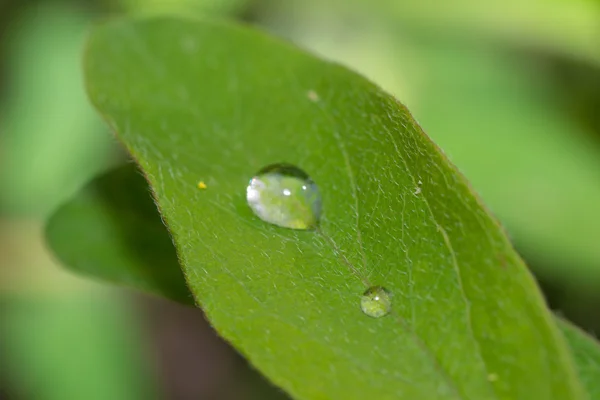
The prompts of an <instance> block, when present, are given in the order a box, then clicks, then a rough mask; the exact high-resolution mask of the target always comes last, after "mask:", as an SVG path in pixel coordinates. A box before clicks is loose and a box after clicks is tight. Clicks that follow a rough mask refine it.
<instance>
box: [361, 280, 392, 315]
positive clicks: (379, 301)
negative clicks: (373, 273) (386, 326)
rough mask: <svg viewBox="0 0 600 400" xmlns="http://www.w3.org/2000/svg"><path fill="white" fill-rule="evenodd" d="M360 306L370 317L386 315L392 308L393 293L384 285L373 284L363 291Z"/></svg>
mask: <svg viewBox="0 0 600 400" xmlns="http://www.w3.org/2000/svg"><path fill="white" fill-rule="evenodd" d="M360 308H361V309H362V311H363V312H364V313H365V314H366V315H368V316H369V317H373V318H381V317H384V316H386V315H388V314H389V312H390V310H391V309H392V298H391V294H390V292H388V291H387V289H386V288H384V287H383V286H371V287H370V288H368V289H367V290H366V291H365V292H364V293H363V295H362V298H361V299H360Z"/></svg>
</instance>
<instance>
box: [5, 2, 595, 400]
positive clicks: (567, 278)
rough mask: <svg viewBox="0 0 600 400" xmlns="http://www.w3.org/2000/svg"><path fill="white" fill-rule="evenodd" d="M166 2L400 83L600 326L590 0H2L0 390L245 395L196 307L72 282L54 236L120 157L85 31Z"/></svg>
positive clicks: (569, 311)
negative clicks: (95, 99) (100, 105)
mask: <svg viewBox="0 0 600 400" xmlns="http://www.w3.org/2000/svg"><path fill="white" fill-rule="evenodd" d="M164 12H168V13H183V14H186V15H190V14H202V15H207V14H208V15H213V16H218V17H225V18H234V19H237V20H241V21H245V22H248V23H251V24H255V25H258V26H261V27H263V28H264V29H266V30H269V31H271V32H273V33H275V34H277V35H279V36H282V37H285V38H287V39H289V40H291V41H293V42H295V43H297V44H299V45H300V46H302V47H305V48H308V49H310V50H312V51H314V52H316V53H317V54H319V55H321V56H322V57H324V58H327V59H330V60H335V61H338V62H341V63H343V64H345V65H347V66H349V67H351V68H353V69H355V70H357V71H359V72H361V73H363V74H364V75H366V76H367V77H369V78H370V79H372V80H373V81H375V82H376V83H378V84H379V85H381V86H382V87H383V88H385V89H386V90H388V91H389V92H391V93H393V94H395V95H396V96H397V97H398V98H399V99H400V100H401V101H402V102H404V103H405V104H406V105H407V106H408V107H409V109H410V110H411V111H412V112H413V114H414V115H415V117H416V119H417V120H418V121H419V122H420V123H421V125H422V126H423V128H424V129H425V131H426V132H427V133H428V134H429V135H430V136H431V137H432V139H433V140H434V141H435V142H436V143H438V144H439V145H440V147H441V148H442V149H443V150H444V151H445V153H446V154H447V155H448V157H449V158H450V159H451V160H452V161H453V162H454V163H455V164H456V165H457V166H458V167H459V169H460V170H461V171H462V172H463V173H464V174H465V175H466V176H467V177H468V178H469V179H470V180H471V182H472V185H473V186H474V188H475V189H476V190H477V191H478V192H479V193H480V194H481V196H482V197H483V199H484V200H485V202H486V203H487V205H488V206H489V207H490V209H491V210H492V211H493V212H494V213H495V214H496V215H497V216H498V218H499V219H500V220H501V221H502V222H503V224H504V225H505V227H506V229H507V231H508V233H509V235H510V236H511V238H512V239H513V241H514V243H515V245H516V247H517V248H518V250H519V251H520V252H521V254H522V255H523V257H524V258H525V259H526V261H527V262H528V264H529V265H530V267H531V268H532V270H533V271H534V273H535V274H536V276H537V278H538V280H539V281H540V284H541V286H542V288H543V290H544V292H545V294H546V297H547V299H548V302H549V303H550V305H551V307H552V308H553V309H555V310H557V311H558V312H559V313H562V314H563V315H565V316H566V317H567V318H569V319H571V320H572V321H574V322H575V323H576V324H578V325H580V326H582V327H583V328H585V329H587V330H588V331H591V332H598V331H600V2H598V1H597V0H524V1H523V0H502V1H501V0H488V1H485V2H483V1H480V0H448V1H444V2H440V1H437V0H289V1H279V0H171V1H169V0H163V1H160V0H86V1H84V0H80V1H76V0H71V1H66V0H65V1H59V0H37V1H34V0H28V1H10V0H0V183H1V188H2V189H1V190H0V399H42V400H46V399H49V400H50V399H61V400H62V399H90V400H93V399H160V398H177V399H188V398H189V399H192V398H207V399H229V398H231V399H242V398H246V397H244V395H243V394H242V392H244V390H243V384H242V383H240V382H242V381H243V377H241V375H240V374H241V373H243V372H242V371H244V368H245V366H244V361H243V360H242V359H241V357H239V356H238V355H237V354H236V353H235V352H234V351H233V350H231V349H230V348H229V346H228V345H227V344H225V343H224V342H222V341H220V340H219V339H218V338H217V337H216V335H215V334H214V333H213V332H212V331H211V330H210V328H209V327H208V324H207V323H206V322H205V321H204V319H203V317H202V314H201V312H200V311H199V310H194V309H191V308H186V307H183V306H179V305H175V304H173V303H170V302H168V301H166V300H159V299H155V298H150V297H146V296H143V295H141V294H137V293H132V292H129V291H126V290H124V289H118V288H112V287H110V286H108V285H105V284H102V283H101V282H94V281H90V280H88V279H86V278H84V277H77V276H73V275H71V274H69V273H68V272H66V271H64V270H62V269H61V267H60V266H59V265H57V263H56V262H55V261H54V259H53V257H52V255H51V254H50V253H49V252H48V250H47V247H46V245H45V243H44V239H43V226H44V221H45V219H46V218H47V217H48V216H49V214H50V213H51V212H52V210H53V209H54V208H55V207H56V206H57V205H58V204H60V203H61V202H62V201H64V200H65V199H67V198H68V197H69V196H70V195H72V194H73V193H74V192H75V191H76V190H77V189H78V188H79V187H81V186H82V185H83V184H84V183H85V182H86V181H87V180H89V179H90V178H91V177H93V176H95V175H97V174H98V173H100V172H102V171H104V170H106V169H108V168H110V167H111V166H114V165H117V164H118V163H119V162H122V161H123V160H125V155H124V154H123V152H122V151H121V150H120V149H119V148H118V145H117V144H116V142H115V140H114V139H113V137H112V136H111V135H110V132H108V131H107V129H106V127H105V126H104V125H103V124H102V122H101V121H100V120H99V117H97V116H96V115H95V114H94V112H93V110H92V109H91V108H90V106H89V105H88V103H87V100H86V97H85V94H84V90H83V84H82V78H81V72H80V56H81V50H82V46H83V42H84V38H85V31H86V29H87V27H88V26H89V24H90V23H91V22H93V21H94V20H97V19H99V18H104V17H107V16H110V15H119V14H124V13H164ZM232 56H234V55H232ZM232 381H233V382H235V383H236V384H235V385H233V386H232V384H231V382H232Z"/></svg>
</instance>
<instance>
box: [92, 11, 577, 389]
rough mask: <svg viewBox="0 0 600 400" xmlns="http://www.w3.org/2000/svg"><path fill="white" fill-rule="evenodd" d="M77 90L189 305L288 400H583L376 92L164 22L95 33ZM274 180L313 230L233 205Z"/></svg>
mask: <svg viewBox="0 0 600 400" xmlns="http://www.w3.org/2000/svg"><path fill="white" fill-rule="evenodd" d="M85 73H86V81H87V85H88V93H89V95H90V97H91V99H92V102H93V103H94V104H95V105H96V107H97V108H98V110H99V111H100V112H101V114H102V115H103V116H104V117H105V119H106V120H107V121H108V123H109V124H110V125H111V127H112V128H113V129H114V130H115V131H116V132H117V133H118V135H119V137H120V138H121V139H122V140H123V142H124V143H125V145H126V146H127V148H128V149H129V151H130V152H131V154H132V155H133V157H134V158H135V159H136V161H137V162H138V163H139V164H140V166H141V168H142V170H143V171H144V173H145V174H146V176H147V178H148V180H149V182H150V185H151V187H152V190H153V191H154V194H155V197H156V199H157V203H158V205H159V207H160V209H161V213H162V216H163V218H164V220H165V221H166V223H167V225H168V226H169V229H170V231H171V234H172V235H173V238H174V242H175V245H176V248H177V251H178V254H179V258H180V261H181V263H182V267H183V271H184V274H185V276H186V280H187V283H188V286H189V287H190V290H191V291H192V293H193V295H194V297H195V298H196V300H197V301H198V302H199V304H201V305H202V307H203V308H204V310H205V312H206V314H207V316H208V317H209V319H210V320H211V322H212V323H213V325H214V326H215V327H216V329H217V330H218V331H219V332H220V333H221V335H223V336H224V337H225V338H226V339H228V340H229V341H231V342H232V343H233V344H234V345H235V346H236V347H237V348H238V349H239V350H240V351H242V353H244V354H245V355H246V357H247V358H248V359H249V360H250V361H251V362H252V363H253V364H254V365H255V366H256V367H258V368H259V369H260V370H262V371H263V372H264V373H265V374H266V375H267V376H268V377H270V378H271V380H272V381H274V382H275V383H276V384H278V385H280V386H282V387H283V388H284V389H285V390H286V391H288V392H289V393H291V394H292V395H293V396H295V397H296V398H301V399H331V398H344V399H355V398H356V399H358V398H360V399H362V398H365V397H374V398H379V399H388V398H389V399H398V398H420V399H463V398H464V399H466V398H469V399H470V398H472V399H488V398H489V399H495V398H498V399H501V398H502V399H503V398H513V399H518V398H523V399H529V398H547V399H552V398H556V399H579V398H584V395H583V391H582V389H581V387H580V384H579V382H578V380H577V378H576V375H575V369H574V367H573V364H572V361H571V359H570V356H569V354H568V351H567V349H566V346H565V344H564V343H563V339H562V336H561V335H560V334H559V333H558V330H557V329H556V326H555V324H554V323H553V321H552V319H551V316H550V313H549V312H548V310H547V309H546V308H545V305H544V303H543V300H542V297H541V295H540V293H539V291H538V289H537V287H536V285H535V282H534V280H533V278H532V276H531V274H530V273H529V271H528V270H527V268H526V267H525V266H524V265H523V263H522V261H521V260H520V258H519V257H518V256H517V254H516V253H515V252H514V250H513V249H512V247H511V245H510V243H509V242H508V240H507V238H506V236H505V235H504V232H503V231H502V229H501V227H500V226H499V225H498V223H497V221H496V220H495V219H493V218H492V217H491V216H490V215H489V214H488V213H487V211H486V210H485V209H484V207H483V206H482V205H481V203H480V202H479V200H478V198H477V197H476V196H475V195H474V194H473V192H472V191H471V190H470V188H469V186H468V184H467V182H466V181H465V180H464V178H463V177H462V176H461V175H460V174H459V173H458V172H457V171H456V169H455V168H454V167H453V166H452V165H451V164H450V163H449V162H448V160H447V159H446V158H445V157H444V156H443V154H441V152H440V151H439V150H438V148H437V147H436V146H435V145H434V144H433V143H432V142H431V141H430V140H429V139H428V138H427V137H426V136H425V134H424V133H423V132H422V131H421V129H420V128H419V127H418V125H417V124H416V122H415V121H414V120H413V119H412V117H411V116H410V114H409V112H408V111H407V110H406V108H405V107H403V106H402V105H401V104H399V103H398V102H397V101H396V100H395V99H393V98H392V97H391V96H389V95H387V94H385V93H384V92H382V91H381V90H380V89H379V88H377V87H376V86H375V85H373V84H371V83H370V82H368V81H366V80H365V79H364V78H361V77H360V76H358V75H356V74H354V73H352V72H350V71H348V70H346V69H344V68H342V67H340V66H337V65H335V64H330V63H326V62H323V61H320V60H318V59H316V58H314V57H312V56H310V55H307V54H305V53H304V52H302V51H299V50H297V49H296V48H294V47H291V46H289V45H286V44H283V43H280V42H279V41H277V40H274V39H271V38H269V37H266V36H264V35H262V34H260V33H258V32H255V31H253V30H251V29H247V28H240V27H236V26H232V25H227V24H215V23H209V22H203V21H197V20H186V19H173V18H162V19H160V18H159V19H150V20H133V21H132V20H120V21H114V22H110V23H108V24H105V25H102V26H100V27H98V28H96V30H95V31H94V32H93V34H92V36H91V39H90V42H89V43H88V49H87V55H86V58H85ZM275 162H286V163H291V164H294V165H297V166H298V167H300V168H302V169H303V170H305V171H306V172H308V173H309V175H311V177H312V178H313V179H314V181H315V182H316V183H317V184H318V185H319V186H320V189H321V193H322V197H323V198H322V202H323V216H322V219H321V222H320V227H319V229H318V230H317V231H292V230H286V229H283V228H278V227H276V226H271V225H268V224H266V223H264V222H262V221H261V220H259V219H258V218H257V217H255V216H254V215H253V214H252V212H251V210H250V209H249V208H248V206H247V205H246V203H245V187H246V185H247V182H248V180H249V178H250V177H252V175H253V174H254V173H255V172H256V171H258V170H259V169H261V168H262V167H264V166H266V165H269V164H272V163H275ZM199 181H202V182H204V183H205V184H206V189H204V190H200V189H198V187H197V184H198V182H199ZM370 285H383V286H385V287H386V288H387V289H388V290H389V291H390V292H391V293H392V294H393V299H394V300H393V312H392V313H391V314H390V315H389V316H386V317H384V318H380V319H373V318H369V317H367V316H365V315H363V314H362V313H361V311H360V307H359V301H360V296H361V294H362V293H363V292H364V291H365V289H366V288H367V287H368V286H370Z"/></svg>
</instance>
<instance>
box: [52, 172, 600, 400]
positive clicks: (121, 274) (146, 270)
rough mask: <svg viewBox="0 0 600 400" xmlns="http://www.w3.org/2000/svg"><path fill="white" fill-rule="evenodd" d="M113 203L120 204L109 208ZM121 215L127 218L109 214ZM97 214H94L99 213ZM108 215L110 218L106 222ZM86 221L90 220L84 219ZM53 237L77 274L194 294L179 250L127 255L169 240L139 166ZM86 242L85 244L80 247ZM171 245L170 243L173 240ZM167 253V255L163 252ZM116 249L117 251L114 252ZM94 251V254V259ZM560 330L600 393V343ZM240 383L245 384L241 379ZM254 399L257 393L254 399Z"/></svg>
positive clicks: (83, 196) (98, 186)
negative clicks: (140, 239) (161, 279)
mask: <svg viewBox="0 0 600 400" xmlns="http://www.w3.org/2000/svg"><path fill="white" fill-rule="evenodd" d="M123 193H126V196H127V199H129V200H128V201H126V202H118V203H115V202H109V203H108V204H107V202H106V199H107V198H110V197H112V196H117V197H123V196H124V195H123ZM83 204H85V205H86V206H85V213H86V214H88V215H87V216H82V212H81V209H82V207H81V205H83ZM110 207H115V209H114V210H110ZM114 213H118V215H121V216H123V217H124V218H125V221H123V220H121V219H119V218H106V217H107V216H108V217H110V216H111V215H114ZM94 216H95V217H94ZM103 218H106V219H105V220H103ZM82 221H83V222H85V224H83V223H82ZM49 225H50V226H49V229H48V230H47V236H48V239H49V241H50V243H51V245H52V248H53V250H54V251H55V253H56V254H57V255H58V256H59V257H60V258H61V259H62V260H63V261H64V262H65V266H67V267H69V268H72V269H73V271H75V272H78V273H85V274H88V275H89V274H92V275H95V276H96V277H98V278H101V279H105V280H108V281H111V282H114V283H118V284H122V285H125V286H128V287H131V288H134V289H138V290H144V291H148V290H150V291H152V292H153V293H155V294H157V295H159V296H165V297H168V298H171V299H179V300H180V301H182V300H183V302H184V303H188V302H189V299H190V296H191V295H185V294H184V293H183V290H186V289H185V283H184V280H183V276H182V275H181V273H180V270H179V264H178V261H177V257H176V254H175V251H174V249H172V248H171V249H169V248H167V246H165V245H160V246H158V247H157V248H156V249H153V250H152V255H153V258H154V261H153V262H150V263H143V262H140V259H138V258H136V257H122V256H123V254H124V253H126V247H127V246H134V248H135V247H137V245H136V244H135V243H133V242H131V241H130V240H127V241H126V242H125V243H122V242H121V239H122V238H123V237H127V236H128V235H129V234H130V233H131V232H151V235H155V237H154V238H153V239H152V240H153V241H154V242H155V243H159V244H161V243H162V244H164V243H166V242H167V241H169V240H170V239H169V235H168V232H167V229H166V227H165V226H164V224H163V223H162V220H161V218H160V214H159V212H158V210H157V209H156V207H155V205H154V202H153V201H152V198H151V196H150V193H149V191H148V188H147V183H146V181H145V179H144V178H143V176H142V175H141V174H140V173H139V171H138V170H137V168H136V167H135V166H134V165H132V164H129V165H125V166H123V167H120V168H118V169H115V170H113V171H111V172H109V173H107V174H106V175H104V176H102V177H99V178H97V179H95V180H94V181H93V182H92V183H90V184H89V185H87V186H86V187H85V188H84V189H82V190H81V191H80V192H79V193H78V194H77V195H76V196H75V197H74V198H73V199H72V200H70V201H69V202H68V203H67V204H65V205H64V206H63V207H61V209H59V210H58V211H57V212H56V213H55V215H54V216H53V217H52V219H51V221H50V224H49ZM105 231H110V232H112V233H113V236H111V237H110V238H109V237H106V236H105V237H103V238H102V240H103V241H107V244H108V245H106V246H103V248H102V250H103V252H104V254H103V255H102V256H98V254H95V253H90V249H89V245H85V244H89V243H92V242H93V241H94V240H97V239H98V236H97V233H96V232H105ZM69 240H76V241H77V243H78V245H76V246H66V245H64V246H61V245H56V244H57V243H59V244H60V243H62V242H63V241H64V242H67V241H69ZM81 243H84V245H81ZM169 245H171V243H170V241H169ZM160 252H163V254H160ZM111 253H114V254H111ZM90 254H95V256H94V257H90ZM114 259H120V260H121V261H120V262H118V266H119V268H114V264H113V261H111V260H114ZM83 260H88V262H89V263H90V265H89V269H87V270H82V269H81V266H82V262H83ZM156 271H162V272H161V273H162V274H163V275H164V274H172V277H171V279H170V280H172V281H175V280H176V279H179V280H180V281H181V282H180V284H179V285H176V284H172V285H151V286H149V285H148V284H147V282H146V281H147V280H150V281H156V276H155V274H156ZM556 321H557V323H558V326H559V328H560V329H561V330H562V331H563V334H564V335H565V338H566V339H567V342H568V344H569V347H570V348H571V351H572V352H573V354H574V356H575V361H576V366H577V370H578V372H579V376H580V377H581V380H582V382H583V383H584V385H585V387H586V389H587V391H588V393H589V395H590V398H591V399H594V398H596V397H599V396H600V385H599V382H600V379H599V377H600V347H599V346H598V344H597V343H595V342H594V340H593V339H592V338H591V337H589V336H588V335H586V334H585V333H583V332H582V331H581V330H579V329H578V328H576V327H574V326H573V325H571V324H569V323H568V322H566V321H565V320H563V319H560V318H557V319H556ZM244 374H245V375H244V379H243V380H244V381H247V382H251V385H250V387H249V388H248V389H246V394H247V395H249V393H256V395H257V396H260V397H257V398H262V399H265V398H267V396H269V397H268V398H280V397H281V396H282V395H281V394H280V393H278V392H277V391H276V390H274V389H273V388H272V387H270V386H269V385H265V384H264V381H263V380H261V379H258V377H257V376H256V374H255V372H254V371H253V370H250V369H249V370H245V371H244ZM237 385H240V382H238V383H237ZM249 398H252V397H249Z"/></svg>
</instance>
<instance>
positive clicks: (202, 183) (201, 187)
mask: <svg viewBox="0 0 600 400" xmlns="http://www.w3.org/2000/svg"><path fill="white" fill-rule="evenodd" d="M206 187H207V186H206V183H204V181H200V182H198V189H206Z"/></svg>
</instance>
